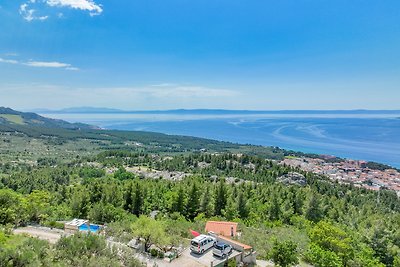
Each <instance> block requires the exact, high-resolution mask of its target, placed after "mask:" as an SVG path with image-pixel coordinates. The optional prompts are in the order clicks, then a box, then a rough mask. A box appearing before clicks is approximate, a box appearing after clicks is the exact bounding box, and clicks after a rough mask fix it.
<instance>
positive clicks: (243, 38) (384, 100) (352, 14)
mask: <svg viewBox="0 0 400 267" xmlns="http://www.w3.org/2000/svg"><path fill="white" fill-rule="evenodd" d="M399 10H400V1H398V0H396V1H391V0H387V1H376V0H374V1H371V0H363V1H361V0H354V1H348V0H343V1H342V0H335V1H325V0H315V1H312V0H292V1H285V0H282V1H267V0H258V1H253V0H247V1H243V0H242V1H238V0H230V1H226V0H202V1H188V0H163V1H160V0H158V1H155V0H118V1H115V0H114V1H111V0H94V1H91V0H1V1H0V25H1V26H0V27H1V28H0V105H3V106H11V107H14V108H17V109H33V108H64V107H75V106H95V107H111V108H121V109H133V110H141V109H173V108H229V109H265V110H273V109H359V108H364V109H400V105H399V102H400V49H399V47H400V13H399Z"/></svg>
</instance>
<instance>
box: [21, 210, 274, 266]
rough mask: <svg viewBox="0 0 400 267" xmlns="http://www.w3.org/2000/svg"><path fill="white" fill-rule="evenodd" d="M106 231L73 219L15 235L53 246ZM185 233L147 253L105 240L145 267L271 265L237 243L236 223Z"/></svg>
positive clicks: (135, 243) (141, 246) (140, 244)
mask: <svg viewBox="0 0 400 267" xmlns="http://www.w3.org/2000/svg"><path fill="white" fill-rule="evenodd" d="M155 214H156V213H154V214H153V216H154V215H155ZM106 228H107V226H104V225H97V224H91V223H90V222H89V220H84V219H73V220H72V221H68V222H64V229H63V230H60V229H50V228H45V227H33V226H29V227H26V228H25V229H19V230H17V231H16V232H17V233H18V232H20V233H25V234H29V235H31V236H35V237H38V238H40V239H44V240H47V241H49V242H50V243H56V242H57V241H58V240H59V239H60V238H61V237H62V236H70V235H73V234H76V233H79V232H83V233H91V234H98V235H105V231H106ZM187 231H188V233H190V236H191V237H192V239H187V240H186V242H184V244H181V245H179V246H165V247H160V246H157V245H156V244H151V246H150V247H148V248H147V252H146V248H145V246H146V240H145V239H143V238H140V237H136V238H133V239H131V240H130V241H129V242H126V243H123V242H119V241H116V240H113V239H112V238H107V243H108V244H109V245H110V246H114V247H116V248H117V249H129V250H131V251H132V254H133V255H134V256H135V257H136V258H137V259H138V260H140V261H141V262H142V263H143V264H144V265H145V266H165V267H168V266H170V267H175V266H193V267H197V266H198V267H201V266H210V267H215V266H220V267H222V266H227V263H228V261H230V262H232V261H234V262H236V266H273V265H268V264H271V263H270V262H266V261H261V262H260V261H259V260H258V261H256V256H257V252H256V251H255V250H253V248H252V247H251V246H249V245H246V244H243V243H241V242H240V239H241V231H240V229H239V226H238V223H236V222H227V221H208V222H207V223H206V225H205V228H204V231H203V232H201V233H199V232H197V231H194V230H192V229H187ZM260 264H261V265H260Z"/></svg>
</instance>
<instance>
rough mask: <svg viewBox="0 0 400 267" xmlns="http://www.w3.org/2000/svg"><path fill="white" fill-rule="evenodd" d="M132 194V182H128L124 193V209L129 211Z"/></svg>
mask: <svg viewBox="0 0 400 267" xmlns="http://www.w3.org/2000/svg"><path fill="white" fill-rule="evenodd" d="M132 194H133V188H132V183H129V184H128V187H127V189H126V192H125V195H124V210H129V211H130V210H131V208H132V204H133V199H132Z"/></svg>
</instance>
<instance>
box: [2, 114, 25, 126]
mask: <svg viewBox="0 0 400 267" xmlns="http://www.w3.org/2000/svg"><path fill="white" fill-rule="evenodd" d="M0 117H1V118H4V119H6V120H7V121H9V122H11V123H15V124H19V125H24V124H25V122H24V119H23V118H22V117H21V115H12V114H0Z"/></svg>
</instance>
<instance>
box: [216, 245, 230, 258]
mask: <svg viewBox="0 0 400 267" xmlns="http://www.w3.org/2000/svg"><path fill="white" fill-rule="evenodd" d="M231 253H232V246H231V245H228V244H225V243H222V242H218V243H217V244H216V245H215V246H214V249H213V255H214V256H217V257H220V258H225V257H226V256H227V255H229V254H231Z"/></svg>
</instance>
